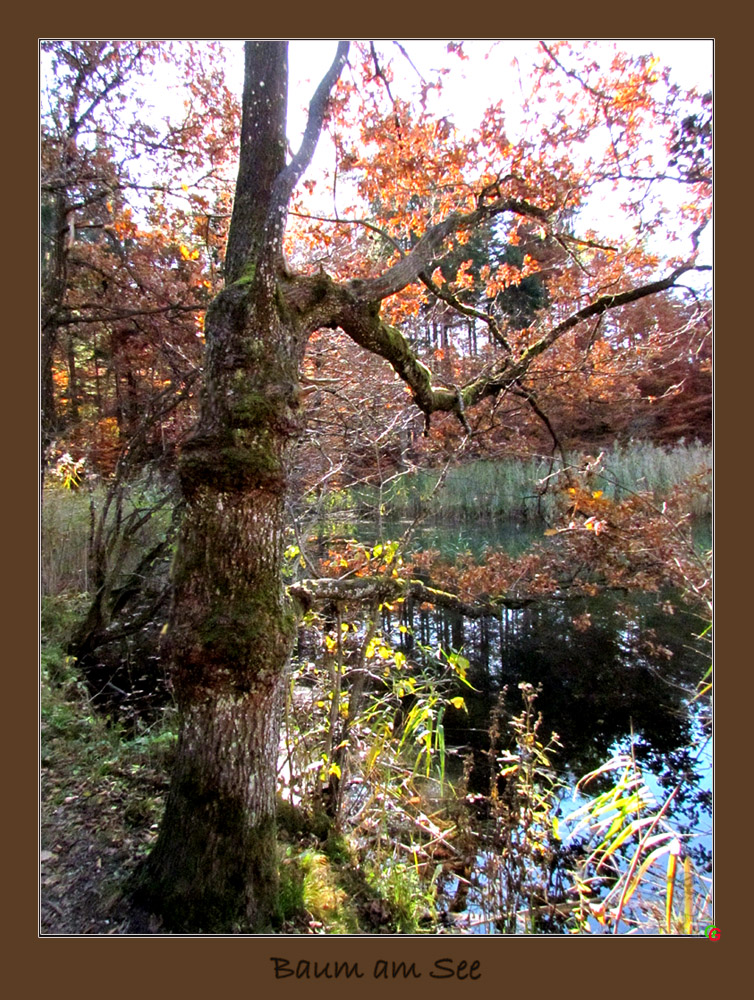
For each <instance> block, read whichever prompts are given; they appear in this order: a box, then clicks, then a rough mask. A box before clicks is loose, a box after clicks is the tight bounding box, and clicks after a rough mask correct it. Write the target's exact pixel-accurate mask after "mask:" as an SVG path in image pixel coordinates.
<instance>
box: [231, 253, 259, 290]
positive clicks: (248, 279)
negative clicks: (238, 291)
mask: <svg viewBox="0 0 754 1000" xmlns="http://www.w3.org/2000/svg"><path fill="white" fill-rule="evenodd" d="M256 273H257V264H256V261H253V260H252V261H249V262H248V263H247V264H246V265H245V267H244V269H243V271H242V272H241V276H240V278H236V280H235V281H233V282H232V283H231V287H232V286H233V285H250V284H251V283H252V281H253V280H254V278H255V277H256Z"/></svg>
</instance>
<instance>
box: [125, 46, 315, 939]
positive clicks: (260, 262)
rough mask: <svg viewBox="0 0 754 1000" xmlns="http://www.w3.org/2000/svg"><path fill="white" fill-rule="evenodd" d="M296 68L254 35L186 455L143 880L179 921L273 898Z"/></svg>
mask: <svg viewBox="0 0 754 1000" xmlns="http://www.w3.org/2000/svg"><path fill="white" fill-rule="evenodd" d="M286 72H287V51H286V45H285V43H280V42H264V43H262V42H248V43H247V47H246V85H245V88H244V124H243V137H242V148H241V161H240V166H239V175H238V189H237V194H236V204H235V207H234V211H233V219H232V224H231V234H230V236H229V262H228V267H227V279H226V280H227V282H228V283H227V284H226V287H225V288H224V289H223V291H222V292H221V293H220V294H219V295H218V297H217V298H216V299H215V301H214V302H213V303H212V305H211V306H210V308H209V310H208V312H207V316H206V321H205V336H206V343H207V348H206V357H205V376H204V385H203V389H202V395H201V400H200V416H199V420H198V424H197V427H196V429H195V431H194V433H193V435H192V438H191V439H190V440H189V441H188V442H187V444H186V445H185V446H184V449H183V452H182V455H181V457H180V460H179V467H178V471H179V476H180V480H181V486H182V490H183V493H184V496H185V500H186V509H185V513H184V516H183V521H182V526H181V532H180V537H179V544H178V551H177V554H176V559H175V563H174V567H173V587H174V596H173V603H172V609H171V615H170V621H169V625H168V632H167V637H166V638H167V643H168V646H169V651H170V661H171V678H172V684H173V688H174V693H175V697H176V701H177V704H178V708H179V713H180V735H179V743H178V750H177V763H176V766H175V772H174V775H173V778H172V782H171V787H170V792H169V795H168V800H167V803H166V810H165V816H164V819H163V822H162V825H161V828H160V832H159V835H158V839H157V843H156V845H155V848H154V850H153V851H152V853H151V854H150V856H149V857H148V858H147V859H146V862H145V864H144V866H143V867H142V869H141V870H140V871H139V872H138V873H137V876H136V882H135V887H134V889H135V891H134V899H135V902H136V903H137V904H138V905H139V906H141V907H142V908H144V909H146V910H148V911H149V912H152V913H156V914H159V915H160V916H161V918H162V921H163V926H164V927H165V928H166V929H169V930H174V931H193V932H202V933H213V932H223V931H225V932H227V931H233V930H244V931H248V930H256V931H259V930H263V929H266V928H268V927H269V925H270V920H271V918H272V917H273V915H274V912H275V908H276V894H277V844H276V837H275V788H276V776H277V753H278V742H279V726H280V720H281V714H282V704H283V701H282V699H283V691H284V687H283V685H284V677H285V668H286V665H287V661H288V658H289V655H290V651H291V648H292V645H293V640H294V637H295V631H296V615H295V614H294V612H293V609H292V606H291V604H290V602H289V600H288V598H287V597H286V595H285V591H284V588H283V583H282V579H283V577H282V558H283V531H284V500H285V492H286V485H287V480H288V449H289V444H290V443H291V442H292V441H293V439H294V438H295V437H297V436H298V434H299V432H300V416H299V368H300V365H301V362H302V358H303V352H304V348H305V345H306V339H307V335H308V333H309V332H311V330H310V328H309V327H306V328H305V326H304V321H303V316H302V313H301V312H300V311H297V310H295V309H290V308H289V306H288V305H287V304H286V299H285V296H284V294H283V291H282V286H283V285H284V283H285V282H286V281H287V280H288V278H287V276H286V275H285V271H284V267H283V263H282V253H281V241H282V228H281V227H278V226H276V225H274V224H272V225H271V224H270V219H269V215H270V212H272V211H273V210H274V212H275V214H277V212H278V210H279V206H276V205H274V204H273V202H274V197H275V195H274V186H275V185H274V181H275V179H276V177H277V176H279V174H280V172H281V171H282V170H284V169H285V151H284V145H281V136H282V137H284V135H285V132H284V125H285V115H286V87H285V76H286ZM285 207H286V206H283V208H284V209H285ZM271 234H272V235H271Z"/></svg>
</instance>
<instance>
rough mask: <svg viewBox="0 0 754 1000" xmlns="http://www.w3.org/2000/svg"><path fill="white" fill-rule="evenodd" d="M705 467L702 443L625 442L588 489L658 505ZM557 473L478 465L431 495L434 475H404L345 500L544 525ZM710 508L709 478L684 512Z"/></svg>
mask: <svg viewBox="0 0 754 1000" xmlns="http://www.w3.org/2000/svg"><path fill="white" fill-rule="evenodd" d="M583 460H584V456H582V455H579V456H576V455H574V456H572V458H571V461H572V463H573V464H574V465H576V466H578V465H580V464H581V463H582V462H583ZM710 466H711V452H710V448H709V447H708V446H706V445H702V444H698V443H694V444H683V443H679V444H677V445H676V446H675V447H673V448H670V449H667V448H661V447H658V446H657V445H653V444H651V443H648V442H630V443H629V444H627V445H617V446H615V447H614V448H612V449H611V450H610V451H608V452H606V453H605V455H604V457H603V460H602V464H601V470H602V471H601V472H600V473H598V474H597V475H596V476H595V480H596V482H595V488H597V489H602V490H604V493H605V496H607V497H611V498H613V499H616V500H620V499H623V498H625V497H626V496H627V495H629V494H630V493H631V492H642V493H645V492H646V493H651V494H652V496H653V498H654V500H655V501H658V502H661V501H662V500H663V499H664V498H666V497H667V495H668V493H669V492H670V490H671V489H673V488H674V487H675V486H678V485H680V484H681V483H683V482H684V481H686V480H687V479H689V478H690V477H692V476H694V475H697V474H698V473H704V472H705V470H709V469H710ZM560 468H562V465H560V464H556V465H553V464H552V462H551V459H549V458H544V457H532V458H527V459H517V458H504V459H500V460H477V461H474V462H470V463H468V464H465V465H458V466H456V467H454V468H451V469H449V470H448V472H447V475H446V478H445V483H444V485H443V486H442V488H441V489H440V490H438V491H437V493H436V494H435V495H434V496H433V495H432V494H433V490H434V488H435V485H436V483H437V480H438V478H439V475H440V473H439V470H420V471H417V472H411V473H408V474H407V475H406V476H403V477H401V478H399V479H396V480H395V481H393V482H392V483H391V484H390V485H389V486H388V487H387V488H383V489H382V491H381V492H380V491H378V489H377V488H376V487H368V486H360V487H358V488H357V489H354V490H353V491H352V496H353V500H354V502H355V504H356V505H357V506H358V507H360V508H361V509H362V510H363V511H366V510H368V509H369V508H372V509H374V507H375V506H376V505H378V504H380V505H381V506H382V508H383V513H384V514H385V515H387V516H392V517H396V518H401V517H409V518H410V517H415V516H416V515H417V514H418V513H420V511H422V510H423V509H424V508H425V505H426V504H429V514H430V516H435V517H442V518H443V519H448V520H456V521H475V520H480V519H482V520H503V519H510V520H519V521H526V520H543V521H550V520H552V519H553V518H554V517H555V515H556V512H557V505H558V500H557V491H556V488H555V487H556V477H552V478H550V479H548V478H547V477H549V476H551V473H552V472H555V471H557V470H558V469H560ZM548 483H549V484H550V486H549V488H547V484H548ZM540 484H541V485H540ZM711 508H712V489H711V474H710V476H709V477H708V479H707V483H706V486H704V487H703V488H701V489H699V490H698V491H697V493H696V494H695V496H694V498H693V509H692V510H691V511H690V513H692V514H693V515H695V516H704V515H708V514H710V513H711Z"/></svg>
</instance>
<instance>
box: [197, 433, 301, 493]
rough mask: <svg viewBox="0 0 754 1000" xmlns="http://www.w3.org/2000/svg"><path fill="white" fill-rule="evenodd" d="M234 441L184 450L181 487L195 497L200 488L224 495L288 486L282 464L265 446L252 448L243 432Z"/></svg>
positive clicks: (236, 434)
mask: <svg viewBox="0 0 754 1000" xmlns="http://www.w3.org/2000/svg"><path fill="white" fill-rule="evenodd" d="M234 437H235V441H234V442H233V443H231V444H226V445H224V446H220V447H214V448H213V447H211V446H207V447H200V448H194V449H192V450H184V453H183V455H182V456H181V460H180V462H179V465H178V475H179V477H180V480H181V487H182V489H183V491H184V493H185V494H186V495H187V496H189V497H190V496H192V495H193V494H194V493H195V492H196V491H197V490H198V489H199V487H201V486H210V487H212V488H214V489H216V490H218V491H221V492H225V493H235V492H243V491H245V490H247V489H254V488H257V489H276V490H277V489H281V488H282V487H283V485H284V482H285V476H284V470H283V464H282V462H281V460H280V459H279V458H278V457H277V456H276V455H275V454H274V453H273V452H272V450H271V449H270V448H269V447H265V446H264V442H262V443H259V442H255V443H254V445H250V444H249V443H248V442H247V441H245V440H244V437H243V430H237V431H236V432H235V435H234Z"/></svg>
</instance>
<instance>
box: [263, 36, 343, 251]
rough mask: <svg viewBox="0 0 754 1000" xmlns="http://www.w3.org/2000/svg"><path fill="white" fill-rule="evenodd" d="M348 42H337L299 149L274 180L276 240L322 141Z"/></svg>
mask: <svg viewBox="0 0 754 1000" xmlns="http://www.w3.org/2000/svg"><path fill="white" fill-rule="evenodd" d="M348 46H349V43H348V42H345V41H341V42H338V49H337V52H336V54H335V59H334V60H333V62H332V65H331V66H330V68H329V69H328V71H327V72H326V73H325V75H324V76H323V77H322V80H321V81H320V84H319V86H318V87H317V89H316V91H315V92H314V96H313V97H312V99H311V102H310V104H309V117H308V119H307V122H306V129H305V130H304V137H303V139H302V140H301V145H300V147H299V149H298V152H297V153H296V155H295V156H294V157H293V159H292V160H291V162H290V163H289V164H288V165H287V167H286V168H285V169H284V170H283V171H281V173H280V174H278V176H277V179H276V180H275V185H274V187H273V191H272V198H271V200H270V207H269V212H268V215H267V229H268V232H270V233H271V235H272V234H274V238H275V239H276V240H278V239H282V234H283V230H284V229H285V219H286V214H287V211H286V210H287V208H288V202H289V201H290V197H291V194H292V193H293V189H294V188H295V186H296V184H297V183H298V182H299V180H300V179H301V177H302V175H303V173H304V171H305V170H306V168H307V167H308V166H309V164H310V163H311V160H312V157H313V156H314V151H315V149H316V148H317V142H318V141H319V136H320V133H321V131H322V126H323V124H324V121H325V114H326V112H327V103H328V101H329V99H330V94H331V92H332V89H333V87H334V86H335V84H336V83H337V82H338V77H339V76H340V74H341V71H342V69H343V67H344V66H345V63H346V57H347V56H348Z"/></svg>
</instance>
